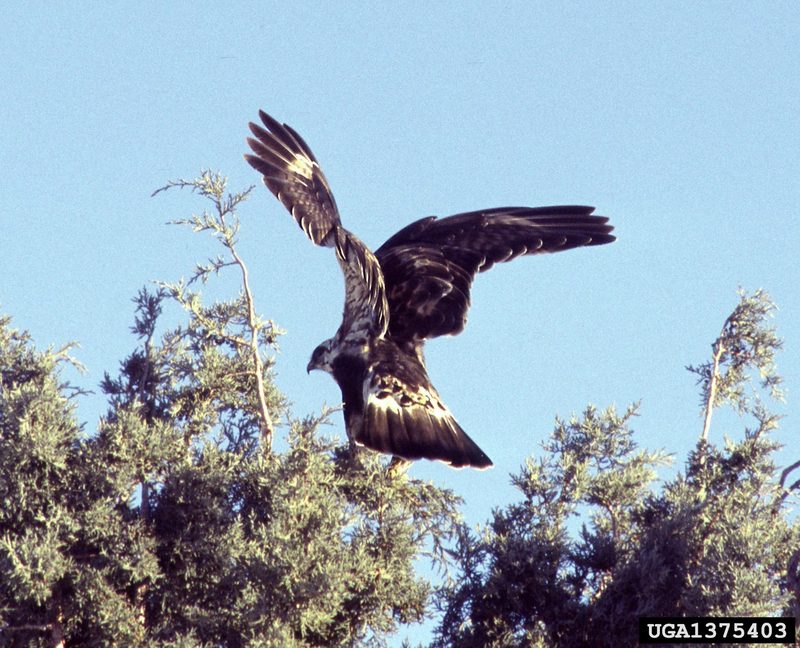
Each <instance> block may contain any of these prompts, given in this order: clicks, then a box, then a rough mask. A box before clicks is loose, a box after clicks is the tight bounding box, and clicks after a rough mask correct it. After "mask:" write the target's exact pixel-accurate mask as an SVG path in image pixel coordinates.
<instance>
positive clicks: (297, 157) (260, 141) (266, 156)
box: [244, 110, 340, 247]
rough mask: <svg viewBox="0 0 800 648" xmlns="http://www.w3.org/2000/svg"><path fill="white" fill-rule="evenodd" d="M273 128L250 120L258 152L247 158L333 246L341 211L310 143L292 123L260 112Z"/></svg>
mask: <svg viewBox="0 0 800 648" xmlns="http://www.w3.org/2000/svg"><path fill="white" fill-rule="evenodd" d="M258 114H259V116H260V117H261V121H262V122H263V123H264V126H266V127H267V129H269V130H265V129H264V128H262V127H261V126H259V125H258V124H254V123H252V122H251V123H250V131H251V132H252V133H253V135H255V139H253V138H252V137H248V138H247V143H248V144H249V145H250V148H251V149H252V150H253V153H255V155H245V156H244V158H245V160H247V162H248V163H249V164H250V166H252V167H253V168H254V169H256V171H259V172H260V173H261V175H262V176H263V177H264V184H265V185H267V188H268V189H269V190H270V191H271V192H272V193H273V194H275V197H276V198H277V199H278V200H280V201H281V202H282V203H283V204H284V206H285V207H286V209H288V210H289V212H290V213H291V215H292V216H294V219H295V220H296V221H297V224H298V225H299V226H300V227H302V228H303V231H304V232H305V233H306V234H307V235H308V238H310V239H311V240H312V241H314V243H316V244H317V245H325V246H327V247H333V245H334V241H333V237H332V236H331V234H332V233H333V231H334V229H335V227H336V225H340V221H339V210H338V209H337V208H336V201H335V200H334V199H333V193H331V188H330V186H328V181H327V180H326V178H325V174H324V173H322V169H321V168H320V166H319V163H318V162H317V159H316V158H315V157H314V154H313V153H312V152H311V149H310V148H309V146H308V144H306V143H305V141H304V140H303V138H302V137H300V135H298V134H297V133H296V132H295V131H294V130H292V128H291V127H290V126H287V125H286V124H281V123H279V122H277V121H276V120H275V119H273V118H272V117H270V116H269V115H268V114H267V113H265V112H264V111H263V110H259V111H258Z"/></svg>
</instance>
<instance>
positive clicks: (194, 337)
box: [0, 173, 458, 646]
mask: <svg viewBox="0 0 800 648" xmlns="http://www.w3.org/2000/svg"><path fill="white" fill-rule="evenodd" d="M169 186H179V187H188V188H190V189H192V190H193V191H195V192H197V193H199V194H200V196H202V197H203V198H205V199H207V200H209V201H210V203H211V205H212V209H211V211H205V212H203V213H202V214H200V215H195V216H192V217H191V218H189V219H186V220H182V221H179V222H181V223H184V224H188V225H190V226H191V227H192V228H194V229H195V230H196V231H204V232H210V233H211V234H212V235H214V236H215V237H216V238H217V240H218V241H219V243H220V244H221V245H222V248H223V255H221V256H219V257H217V258H215V259H213V260H211V261H210V262H209V263H207V264H204V265H201V266H198V267H197V268H196V270H195V272H194V274H193V275H192V277H191V279H190V280H189V281H188V282H179V283H173V284H167V283H165V284H161V285H160V286H159V287H158V288H157V289H156V290H147V289H143V290H142V291H141V292H140V293H139V295H138V296H137V297H136V299H135V304H136V317H135V322H134V326H133V332H134V334H135V335H136V337H137V338H138V341H139V343H138V346H137V348H136V349H135V350H134V351H133V352H132V353H131V354H130V355H129V356H128V357H127V358H126V359H125V360H124V361H123V362H122V363H121V366H120V370H119V373H118V375H117V376H114V377H112V376H109V375H106V377H105V379H104V380H103V383H102V385H101V387H102V390H103V391H104V392H105V393H106V394H107V395H108V398H109V410H108V414H107V415H106V416H105V417H104V418H103V419H102V420H101V421H100V424H99V427H98V430H97V432H96V433H95V434H92V435H88V436H86V435H82V434H81V431H80V427H79V426H78V424H77V423H76V422H75V420H74V412H73V408H72V406H71V401H70V392H69V388H68V386H66V385H64V384H62V383H60V382H59V371H58V363H59V362H60V361H63V359H65V358H66V350H62V351H59V352H52V351H47V352H44V353H39V352H37V351H35V350H34V349H33V348H32V345H31V344H30V340H29V338H28V337H27V335H25V334H24V333H19V332H17V331H14V330H12V329H11V328H10V327H9V323H8V321H7V320H3V322H2V329H0V331H1V333H0V335H1V337H0V343H2V347H0V368H1V369H2V410H0V425H2V444H1V445H0V471H2V480H1V484H0V489H2V490H3V492H2V496H3V500H4V501H5V502H7V505H6V506H4V507H3V509H2V512H1V513H0V538H2V542H0V570H1V571H0V573H2V578H1V579H0V583H2V584H0V609H1V610H2V612H1V613H2V628H1V629H0V640H1V641H2V643H4V644H8V645H17V646H29V645H33V646H38V645H41V646H61V645H67V646H82V645H162V646H183V645H186V646H189V645H191V646H196V645H208V646H217V645H225V646H244V645H263V646H312V645H314V646H317V645H318V646H322V645H324V646H336V645H353V644H354V643H358V642H364V641H370V642H375V643H379V644H380V643H383V642H384V641H385V637H386V636H388V635H389V634H391V633H392V632H393V631H394V630H395V629H396V628H397V626H398V624H399V623H406V622H415V621H419V620H420V619H422V618H423V616H424V614H425V611H426V605H427V600H428V597H429V595H430V593H431V585H430V584H429V582H428V581H427V580H426V579H425V578H423V577H421V576H419V575H418V574H416V573H415V570H414V561H415V560H417V558H418V557H420V556H421V555H429V556H430V557H431V559H432V560H433V561H434V562H439V563H441V561H442V557H443V550H442V543H444V542H446V541H447V538H448V536H449V535H450V534H451V533H452V532H453V530H454V528H455V527H454V523H455V521H456V519H457V504H458V499H457V498H456V497H455V496H454V495H453V494H452V493H450V492H448V491H445V490H442V489H439V488H437V487H435V486H433V485H432V484H428V483H424V482H421V481H418V480H413V479H408V478H407V477H406V476H405V475H403V474H402V472H400V473H398V472H397V471H395V470H387V469H386V466H385V465H384V461H383V460H381V459H380V458H378V457H376V456H374V455H371V454H367V453H364V454H361V453H358V454H356V455H354V454H353V453H352V452H351V451H350V449H349V446H347V445H345V446H340V445H338V444H337V443H335V442H334V441H333V440H332V439H329V438H326V437H325V436H324V435H322V434H321V433H320V428H321V426H322V425H323V424H324V423H325V422H326V421H327V417H328V412H327V411H323V412H322V413H321V414H319V415H317V416H310V417H305V418H301V419H297V418H294V417H292V416H291V414H290V413H289V411H288V407H287V403H286V400H285V398H284V397H283V396H282V395H281V394H280V393H279V392H278V390H277V389H276V388H275V385H274V382H273V378H274V373H273V372H274V355H273V352H274V349H275V348H276V344H277V339H278V337H279V335H280V333H281V332H280V330H279V329H278V327H277V326H276V325H275V324H274V323H273V322H271V321H266V320H263V319H261V318H260V317H259V316H258V315H257V313H256V309H255V304H254V296H253V294H252V293H251V291H250V287H249V284H248V276H247V267H246V265H245V263H244V261H243V260H242V259H241V257H240V256H239V255H238V252H237V248H236V244H237V233H238V227H239V224H238V220H237V217H236V208H237V206H238V205H239V204H240V203H241V201H242V200H244V199H245V198H246V197H247V193H248V192H243V193H238V194H228V193H226V187H225V180H224V179H223V178H222V177H220V176H219V175H215V174H211V173H203V174H202V175H201V176H200V177H199V178H198V179H196V180H193V181H178V182H175V183H171V184H170V185H169ZM231 269H232V270H235V271H238V273H239V278H240V280H241V291H240V293H239V295H237V296H236V297H235V298H233V299H231V300H228V301H219V302H216V303H213V304H211V305H204V304H203V301H202V297H201V294H200V292H199V291H198V290H196V287H197V286H198V285H201V284H203V283H205V282H206V281H208V279H209V278H210V277H212V276H213V275H214V274H216V273H219V272H221V271H226V270H231ZM165 300H174V301H176V302H177V303H179V304H180V305H181V306H182V307H183V308H184V309H185V311H186V313H187V316H188V321H187V323H186V324H185V325H182V326H178V327H176V328H172V329H168V330H166V332H164V333H163V334H161V335H158V334H157V331H158V329H159V320H160V317H161V316H162V307H163V305H164V303H165ZM282 420H284V421H286V423H285V427H286V429H287V430H288V449H286V450H285V451H283V452H275V451H273V449H272V437H273V434H274V431H275V429H276V427H277V425H278V424H279V422H280V421H282Z"/></svg>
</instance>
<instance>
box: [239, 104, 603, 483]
mask: <svg viewBox="0 0 800 648" xmlns="http://www.w3.org/2000/svg"><path fill="white" fill-rule="evenodd" d="M259 115H260V117H261V121H262V122H263V126H260V125H258V124H252V123H251V124H250V130H251V131H252V133H253V135H254V136H255V137H254V138H248V140H247V142H248V144H249V145H250V148H251V149H252V150H253V153H254V155H246V156H245V159H246V160H247V161H248V162H249V163H250V165H252V166H253V167H254V168H255V169H257V170H258V171H259V172H261V174H263V176H264V184H265V185H266V186H267V188H268V189H269V190H270V191H271V192H272V193H273V194H275V196H276V197H277V198H278V200H280V201H281V202H282V203H283V204H284V206H285V207H286V208H287V209H288V210H289V211H290V212H291V214H292V216H294V219H295V220H296V221H297V223H298V224H299V225H300V227H301V228H303V230H304V231H305V233H306V234H307V235H308V237H309V238H310V239H311V240H312V241H313V242H314V243H315V244H317V245H323V246H326V247H332V248H334V250H335V251H336V257H337V259H338V260H339V265H340V266H341V268H342V272H343V273H344V278H345V304H344V317H343V320H342V325H341V326H340V327H339V330H338V331H337V332H336V335H334V336H333V337H332V338H330V339H329V340H326V341H325V342H323V343H322V344H320V345H319V346H318V347H317V348H316V349H314V353H313V354H312V356H311V361H310V362H309V364H308V370H309V371H310V370H311V369H323V370H325V371H327V372H329V373H330V374H332V375H333V377H334V379H335V380H336V382H337V383H338V384H339V387H340V388H341V390H342V399H343V401H344V417H345V424H346V426H347V433H348V435H349V436H350V439H351V440H352V441H354V442H355V443H357V444H359V445H364V446H366V447H368V448H371V449H372V450H377V451H378V452H385V453H388V454H392V455H395V456H397V457H402V458H404V459H421V458H425V459H437V460H440V461H444V462H446V463H448V464H450V465H451V466H453V467H456V468H460V467H462V466H473V467H475V468H487V467H489V466H491V465H492V462H491V460H490V459H489V457H487V456H486V454H485V453H484V452H483V451H482V450H481V449H480V448H479V447H478V446H477V444H476V443H475V442H474V441H473V440H472V439H470V438H469V436H467V434H466V433H465V432H464V430H462V429H461V427H460V426H459V424H458V423H457V422H456V420H455V418H454V417H453V415H452V414H451V413H450V410H449V409H448V408H447V406H446V405H445V404H444V403H443V402H442V400H441V398H440V397H439V395H438V394H437V393H436V390H435V389H434V387H433V385H432V384H431V382H430V379H429V378H428V374H427V372H426V370H425V362H424V359H423V355H422V347H423V344H424V342H425V340H426V339H427V338H432V337H436V336H438V335H455V334H457V333H459V332H461V330H462V329H463V328H464V325H465V323H466V317H467V310H468V309H469V305H470V286H471V284H472V280H473V278H474V277H475V275H476V274H477V273H478V272H483V271H484V270H488V269H489V268H491V267H492V265H493V264H495V263H500V262H503V261H510V260H511V259H514V258H515V257H518V256H521V255H524V254H538V253H542V252H558V251H560V250H568V249H570V248H575V247H580V246H584V245H603V244H605V243H610V242H611V241H613V240H614V237H613V236H612V235H611V234H610V232H611V231H612V229H613V228H612V227H611V226H610V225H607V224H606V222H607V220H608V219H607V218H605V217H603V216H595V215H592V212H593V211H594V208H593V207H580V206H559V207H534V208H530V207H500V208H495V209H485V210H482V211H476V212H469V213H465V214H456V215H455V216H449V217H447V218H437V217H435V216H428V217H427V218H422V219H420V220H418V221H416V222H414V223H411V224H410V225H408V226H407V227H404V228H403V229H401V230H400V231H399V232H397V234H395V235H394V236H392V237H391V238H390V239H389V240H388V241H386V243H384V244H383V245H382V246H381V247H380V248H378V249H377V250H376V251H375V252H374V253H373V252H372V251H370V250H369V248H367V246H366V245H364V244H363V243H362V242H361V241H360V240H358V239H357V238H356V237H355V236H354V235H353V234H352V233H351V232H349V231H348V230H346V229H345V228H344V227H342V223H341V220H340V219H339V210H338V209H337V208H336V202H335V201H334V199H333V194H332V193H331V190H330V187H329V186H328V181H327V180H326V179H325V175H324V174H323V173H322V169H321V168H320V166H319V163H318V162H317V160H316V158H315V157H314V154H313V153H312V152H311V149H310V148H309V147H308V145H307V144H306V143H305V141H303V138H301V137H300V135H298V134H297V133H296V132H295V131H294V130H293V129H292V128H290V127H289V126H287V125H285V124H280V123H279V122H277V121H275V120H274V119H273V118H272V117H270V116H269V115H267V114H266V113H264V112H263V111H261V112H259Z"/></svg>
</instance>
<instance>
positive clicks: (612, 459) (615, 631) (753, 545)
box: [436, 291, 800, 646]
mask: <svg viewBox="0 0 800 648" xmlns="http://www.w3.org/2000/svg"><path fill="white" fill-rule="evenodd" d="M773 309H774V305H773V304H772V303H771V302H770V301H769V298H768V296H767V295H766V294H765V293H763V292H761V291H758V292H756V293H755V294H753V295H746V294H744V293H741V294H740V301H739V304H738V305H737V307H736V309H735V310H734V311H733V313H732V314H731V315H730V317H728V319H727V320H726V322H725V325H724V327H723V329H722V332H721V333H720V335H719V337H718V338H717V339H716V340H715V342H714V344H713V345H712V358H711V360H710V361H709V362H707V363H705V364H702V365H700V366H698V367H689V370H690V371H691V372H692V373H694V374H695V375H697V377H698V383H699V386H700V391H701V395H702V408H703V412H704V425H703V429H702V432H701V434H700V438H699V440H698V443H697V446H696V447H695V449H694V451H693V452H692V453H691V455H690V456H689V457H688V459H687V462H686V465H685V469H684V471H683V472H681V473H679V474H678V475H677V476H676V477H674V478H673V479H670V480H668V481H667V482H665V483H664V485H663V486H662V487H661V489H660V490H657V489H656V484H655V477H656V470H655V468H656V467H657V466H658V465H659V464H663V463H664V462H665V461H666V460H667V456H666V455H665V454H663V453H661V452H647V451H645V450H639V449H638V448H637V445H636V443H635V442H634V440H633V434H632V431H631V429H630V423H631V421H632V419H633V417H634V416H635V414H636V411H637V407H636V406H635V405H634V406H631V407H630V408H628V410H627V411H626V412H625V413H624V414H621V415H620V414H618V413H617V412H616V411H615V410H614V409H613V408H609V409H607V410H605V411H603V412H598V411H597V410H596V409H595V408H593V407H589V408H587V409H586V410H585V411H584V412H583V415H582V416H580V417H573V418H572V419H571V420H570V421H569V422H565V421H561V420H559V421H557V422H556V427H555V430H554V432H553V434H552V436H551V437H550V440H549V441H548V442H547V443H545V444H544V451H545V455H544V456H543V457H542V458H540V459H538V460H535V459H529V460H528V461H527V462H526V464H525V467H524V468H523V469H522V471H521V472H520V473H519V474H518V475H516V476H515V477H514V483H515V485H516V486H517V488H518V489H519V490H520V492H521V493H522V501H521V502H518V503H514V504H511V505H509V506H506V507H504V508H502V509H498V510H497V511H495V513H494V515H493V518H492V520H491V521H490V523H489V524H488V525H487V527H486V528H485V529H484V530H483V532H482V533H481V534H480V535H478V534H475V533H473V532H472V531H470V530H469V529H467V528H466V527H462V530H461V534H460V538H459V543H458V549H457V552H456V555H455V557H456V560H457V563H458V565H459V568H460V570H459V571H460V576H459V578H458V579H457V580H455V581H454V582H452V583H450V584H449V586H448V587H446V588H445V589H444V590H443V592H441V594H440V604H441V608H442V610H443V616H442V621H441V624H440V626H439V630H438V636H437V642H436V645H439V646H450V645H458V646H598V645H608V646H635V645H637V637H638V633H637V619H638V617H640V616H715V615H727V616H736V615H738V616H759V615H761V616H767V615H772V616H774V615H781V614H783V615H791V616H794V617H795V618H800V607H799V606H798V601H800V589H799V588H798V559H799V558H800V525H798V524H797V523H796V521H795V522H792V521H791V518H790V515H789V509H788V501H789V498H790V497H791V496H793V495H796V493H797V490H798V488H799V487H800V480H798V481H795V482H794V483H793V484H791V485H789V476H790V475H791V473H792V471H793V470H795V469H796V468H798V466H800V462H797V463H794V464H793V465H791V466H789V467H788V468H786V469H784V470H783V471H779V469H778V468H777V467H776V466H775V464H774V462H773V455H774V453H775V451H776V450H777V449H778V448H779V444H778V443H777V442H776V441H775V440H774V439H773V432H774V431H775V429H776V428H777V425H778V420H779V417H778V416H776V415H775V414H773V413H771V412H770V411H769V410H768V409H767V407H766V405H765V404H764V402H763V399H762V396H763V392H765V391H766V392H767V393H768V395H769V396H770V397H773V398H780V397H781V392H780V383H781V380H780V377H779V376H778V374H777V373H776V370H775V364H774V355H775V352H776V351H777V350H778V349H780V347H781V342H780V340H778V338H777V337H776V335H775V332H774V330H773V329H772V328H770V327H769V326H768V324H767V319H768V317H769V315H770V314H771V312H772V310H773ZM755 381H757V384H754V382H755ZM726 405H727V406H732V407H733V408H735V409H736V411H738V412H739V413H740V414H742V415H743V416H747V417H749V418H750V419H752V420H753V422H754V424H753V426H752V427H746V428H745V429H744V431H743V432H742V433H740V434H739V435H738V436H739V439H738V440H734V439H732V438H727V437H726V438H725V439H724V441H723V442H722V443H713V442H712V441H711V440H710V438H709V437H710V435H709V432H710V424H711V415H712V412H713V411H714V410H715V409H718V408H720V407H723V406H726ZM578 522H580V524H578Z"/></svg>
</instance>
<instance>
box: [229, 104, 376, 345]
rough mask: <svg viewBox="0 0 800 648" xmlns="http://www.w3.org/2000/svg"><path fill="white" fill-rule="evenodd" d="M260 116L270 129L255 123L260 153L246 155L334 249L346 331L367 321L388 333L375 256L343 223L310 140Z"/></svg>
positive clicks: (311, 233) (300, 220)
mask: <svg viewBox="0 0 800 648" xmlns="http://www.w3.org/2000/svg"><path fill="white" fill-rule="evenodd" d="M258 114H259V116H260V117H261V121H262V122H263V124H264V126H266V129H265V128H263V127H261V126H259V125H258V124H253V123H251V124H250V131H251V132H252V133H253V135H255V139H254V138H251V137H248V138H247V143H248V144H249V145H250V148H251V149H252V150H253V153H254V154H255V155H245V156H244V157H245V160H247V162H248V163H249V164H250V166H252V167H253V168H254V169H256V170H257V171H259V172H260V173H261V174H262V176H263V179H264V184H265V185H266V186H267V188H268V189H269V190H270V191H271V192H272V193H273V194H275V197H276V198H277V199H278V200H280V201H281V202H282V203H283V205H284V206H285V207H286V209H288V210H289V212H290V213H291V214H292V216H294V219H295V220H296V221H297V224H298V225H300V227H301V228H302V229H303V231H304V232H305V233H306V234H307V235H308V238H310V239H311V240H312V241H313V242H314V243H316V244H317V245H323V246H325V247H332V248H335V250H336V256H337V258H338V259H339V264H340V265H341V267H342V272H343V273H344V278H345V307H344V324H343V327H344V330H345V331H347V330H350V328H351V327H353V326H356V327H358V328H362V327H363V326H365V325H366V326H369V327H370V328H372V329H373V330H374V331H376V332H377V333H378V334H379V335H383V333H384V332H385V331H386V326H387V321H388V314H389V313H388V305H387V302H386V291H385V288H384V284H383V274H382V272H381V268H380V264H379V263H378V261H377V259H376V258H375V255H373V254H372V252H371V251H370V250H369V248H367V246H365V245H364V244H363V243H362V242H361V241H360V240H359V239H358V238H357V237H356V236H354V235H353V234H352V233H351V232H349V231H347V230H346V229H345V228H344V227H342V225H341V221H340V219H339V210H338V209H337V208H336V201H335V200H334V199H333V193H332V192H331V189H330V187H329V186H328V181H327V180H326V179H325V174H324V173H322V169H321V168H320V166H319V163H318V162H317V159H316V158H315V157H314V154H313V153H312V152H311V149H310V148H309V146H308V144H306V143H305V141H304V140H303V138H302V137H300V135H298V134H297V133H296V132H295V131H294V130H293V129H292V128H291V127H290V126H287V125H286V124H281V123H279V122H278V121H276V120H275V119H273V118H272V117H270V116H269V115H268V114H267V113H265V112H264V111H263V110H260V111H259V113H258Z"/></svg>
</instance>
